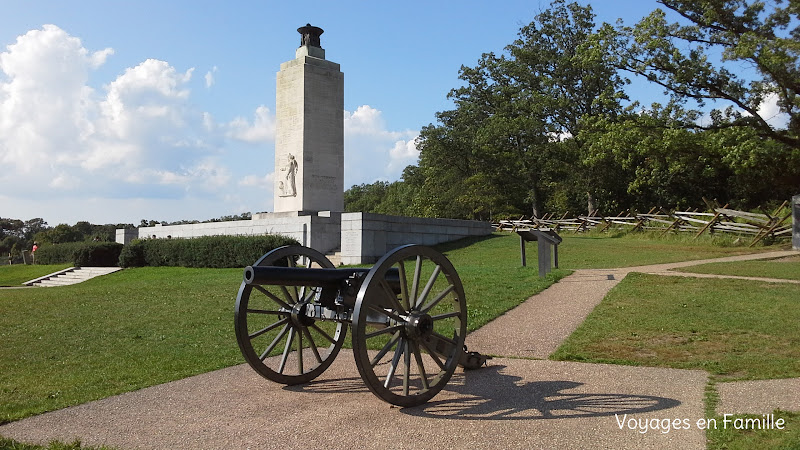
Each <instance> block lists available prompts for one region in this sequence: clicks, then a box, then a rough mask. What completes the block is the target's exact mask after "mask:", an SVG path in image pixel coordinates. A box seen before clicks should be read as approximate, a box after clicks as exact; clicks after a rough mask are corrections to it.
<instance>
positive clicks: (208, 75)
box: [206, 66, 217, 88]
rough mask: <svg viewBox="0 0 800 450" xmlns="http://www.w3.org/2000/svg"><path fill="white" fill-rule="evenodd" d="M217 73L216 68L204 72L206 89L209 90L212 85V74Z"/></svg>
mask: <svg viewBox="0 0 800 450" xmlns="http://www.w3.org/2000/svg"><path fill="white" fill-rule="evenodd" d="M215 73H217V66H214V68H212V69H211V70H209V71H208V72H206V87H207V88H210V87H211V86H213V85H214V74H215Z"/></svg>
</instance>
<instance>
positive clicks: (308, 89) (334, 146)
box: [274, 25, 344, 212]
mask: <svg viewBox="0 0 800 450" xmlns="http://www.w3.org/2000/svg"><path fill="white" fill-rule="evenodd" d="M297 31H298V32H300V34H301V36H302V39H301V46H300V48H298V49H297V50H296V52H295V56H296V57H295V59H294V60H291V61H287V62H285V63H283V64H281V70H280V71H279V72H278V75H277V83H276V84H277V91H276V108H275V111H276V123H275V131H276V132H275V188H274V189H275V190H274V211H275V212H285V211H339V212H341V211H343V210H344V74H343V73H342V72H341V71H340V70H339V64H336V63H334V62H331V61H328V60H326V59H325V50H324V49H322V48H321V47H320V46H319V35H320V34H322V29H320V28H317V27H312V26H311V25H306V26H305V27H301V28H299V29H298V30H297Z"/></svg>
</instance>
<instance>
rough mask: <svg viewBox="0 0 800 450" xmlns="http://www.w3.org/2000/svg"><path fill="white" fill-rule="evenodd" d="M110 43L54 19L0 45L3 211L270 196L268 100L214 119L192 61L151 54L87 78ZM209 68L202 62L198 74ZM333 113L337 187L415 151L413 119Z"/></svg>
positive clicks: (173, 215)
mask: <svg viewBox="0 0 800 450" xmlns="http://www.w3.org/2000/svg"><path fill="white" fill-rule="evenodd" d="M111 55H114V50H113V49H111V48H105V49H101V50H98V51H91V50H88V49H87V48H85V47H84V46H83V43H82V42H81V40H80V39H79V38H77V37H75V36H71V35H70V34H68V33H67V32H66V31H64V30H62V29H60V28H59V27H57V26H55V25H45V26H43V27H42V28H41V29H39V30H32V31H30V32H28V33H26V34H24V35H21V36H19V37H18V38H17V40H16V42H15V43H13V44H11V45H8V47H7V48H6V50H5V51H4V52H0V167H2V170H0V183H1V184H2V185H3V186H6V187H7V189H6V190H5V191H3V192H0V203H2V205H3V211H6V212H5V213H4V214H6V215H8V214H11V216H12V217H19V218H22V219H27V218H31V217H43V218H45V219H46V220H49V221H53V220H52V219H48V217H52V216H53V215H55V216H56V217H58V219H56V222H55V223H58V222H71V223H74V222H77V221H78V220H89V221H92V222H95V223H110V222H114V223H116V222H134V223H138V220H139V219H142V218H148V219H150V218H155V219H158V220H179V219H204V218H212V217H219V216H221V215H225V214H240V213H242V212H244V211H247V210H250V211H268V210H270V209H271V208H272V190H273V180H274V172H269V173H266V172H268V171H272V170H273V156H272V152H273V149H272V147H273V146H274V139H275V115H274V113H273V112H272V111H270V109H269V108H268V107H266V106H263V105H262V106H259V107H258V108H256V110H255V111H253V112H252V116H251V117H250V118H245V117H246V115H245V116H240V117H236V118H235V119H233V120H231V121H221V122H216V121H215V120H214V118H213V116H212V112H204V111H198V110H197V108H196V107H195V106H193V101H192V91H191V90H190V89H189V86H190V81H191V80H192V77H193V74H194V69H193V68H181V69H179V68H176V67H174V66H173V65H171V64H170V63H169V62H167V61H163V60H157V59H147V60H145V61H141V62H137V63H134V64H131V65H130V66H129V67H128V68H126V69H125V70H123V71H122V73H121V74H120V75H119V76H117V77H115V78H113V79H110V80H105V83H104V84H96V85H94V86H92V85H90V78H92V77H90V75H92V74H93V71H96V70H97V69H98V68H100V67H101V66H103V64H105V62H106V61H107V60H108V58H109V57H111ZM216 72H217V69H216V68H212V70H211V71H209V72H208V73H207V74H206V77H205V80H204V81H205V83H206V86H209V87H210V86H211V85H213V84H214V76H215V74H216ZM344 117H345V120H344V127H345V158H346V159H345V171H346V172H345V177H346V179H345V183H346V184H345V186H346V187H349V186H350V185H352V184H357V183H364V182H372V181H374V180H375V179H377V178H380V179H387V180H396V179H398V178H399V176H400V174H401V171H402V169H403V168H404V167H405V165H407V164H412V163H414V162H415V160H416V158H417V156H418V152H417V151H416V147H415V145H414V139H415V137H416V136H417V135H418V131H414V130H399V131H398V130H392V129H390V128H389V127H388V126H387V124H386V121H385V119H384V117H383V113H382V111H380V110H378V109H376V108H373V107H371V106H369V105H362V106H359V107H358V108H356V110H355V111H354V112H352V113H351V112H347V111H345V112H344ZM243 142H244V143H252V144H258V145H243V144H242V143H243ZM8 187H10V188H8ZM137 217H138V218H137Z"/></svg>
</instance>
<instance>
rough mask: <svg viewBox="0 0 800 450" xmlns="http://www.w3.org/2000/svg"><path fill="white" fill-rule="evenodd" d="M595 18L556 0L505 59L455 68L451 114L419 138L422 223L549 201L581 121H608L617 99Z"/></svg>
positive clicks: (616, 81)
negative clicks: (460, 82)
mask: <svg viewBox="0 0 800 450" xmlns="http://www.w3.org/2000/svg"><path fill="white" fill-rule="evenodd" d="M593 20H594V14H593V13H592V10H591V7H588V6H587V7H584V6H581V5H579V4H577V3H570V4H567V3H566V2H564V1H563V0H556V1H554V2H553V3H552V4H551V6H550V8H549V9H547V10H545V11H543V12H542V13H540V14H539V15H537V16H536V18H535V20H534V21H533V22H531V23H530V24H529V25H527V26H525V27H523V28H522V29H521V30H520V32H519V38H518V39H517V40H516V41H515V42H514V43H512V44H511V45H509V46H507V47H506V54H504V55H501V56H497V55H495V54H493V53H487V54H484V55H483V56H482V57H481V59H480V60H479V61H478V65H477V66H475V67H462V68H461V72H460V75H459V78H461V79H462V80H463V81H464V82H465V84H464V86H462V87H459V88H456V89H453V90H452V91H451V92H450V94H449V95H448V97H449V98H451V99H452V100H453V101H454V103H455V109H453V110H451V111H445V112H441V113H438V114H437V119H438V121H439V124H438V125H431V126H429V127H426V128H424V129H423V130H422V132H421V134H420V141H419V148H420V151H421V154H420V170H421V172H422V173H423V175H424V177H425V181H424V183H423V185H422V187H421V189H420V199H421V200H422V201H424V203H425V204H426V205H427V208H428V211H426V215H440V216H445V217H467V218H479V217H481V216H485V215H489V214H493V213H497V212H500V213H507V214H513V213H517V214H519V212H520V211H521V212H524V213H525V214H533V215H535V216H540V215H541V214H542V209H543V207H544V206H546V205H548V204H550V203H552V202H551V201H550V198H551V197H552V195H553V193H554V192H555V191H557V190H559V189H563V188H564V186H565V185H564V184H563V183H562V180H563V178H564V176H565V173H567V172H568V171H569V168H570V167H573V168H574V167H575V160H576V155H577V154H578V153H579V152H580V151H581V150H582V146H583V142H582V141H580V140H579V139H576V138H575V136H578V135H579V134H580V130H581V128H582V126H583V125H582V124H583V122H584V120H585V118H586V117H591V116H597V115H608V116H610V117H613V116H615V115H616V114H618V113H619V112H620V111H621V109H622V107H621V106H620V102H621V101H622V100H623V99H624V98H625V95H624V93H623V91H622V86H623V85H624V83H625V80H623V79H622V78H621V77H620V76H619V75H618V74H617V69H616V68H615V67H614V66H613V65H612V64H610V62H609V61H608V60H607V58H606V57H605V55H606V51H605V50H604V48H603V46H604V45H607V41H606V40H604V39H601V37H600V36H599V35H597V34H596V32H595V24H594V22H593ZM565 140H570V144H569V145H564V143H563V142H564V141H565ZM565 150H568V151H565ZM573 179H578V180H580V178H579V177H574V178H573ZM575 189H576V190H578V191H582V192H584V193H585V192H586V190H587V189H591V187H590V186H586V185H582V186H575ZM574 196H575V193H574V192H572V191H570V192H568V193H566V194H565V195H564V197H574Z"/></svg>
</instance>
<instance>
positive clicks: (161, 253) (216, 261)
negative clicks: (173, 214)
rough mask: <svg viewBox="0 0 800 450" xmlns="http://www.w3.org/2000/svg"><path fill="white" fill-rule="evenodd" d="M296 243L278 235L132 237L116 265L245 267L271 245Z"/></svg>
mask: <svg viewBox="0 0 800 450" xmlns="http://www.w3.org/2000/svg"><path fill="white" fill-rule="evenodd" d="M297 244H298V242H297V241H296V240H295V239H293V238H290V237H286V236H281V235H265V236H204V237H197V238H192V239H144V240H134V241H132V242H131V243H130V244H128V245H126V246H125V247H124V248H123V249H122V253H121V254H120V256H119V265H120V266H121V267H142V266H177V267H213V268H226V267H227V268H234V267H245V266H249V265H250V264H253V263H254V262H256V261H257V260H258V258H260V257H261V256H263V255H264V253H267V252H268V251H270V250H272V249H275V248H278V247H281V246H284V245H297Z"/></svg>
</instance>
